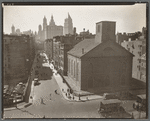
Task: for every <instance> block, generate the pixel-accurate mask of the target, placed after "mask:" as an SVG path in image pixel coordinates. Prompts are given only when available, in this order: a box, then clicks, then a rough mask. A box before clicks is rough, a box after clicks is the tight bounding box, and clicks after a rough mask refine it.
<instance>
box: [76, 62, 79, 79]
mask: <svg viewBox="0 0 150 121" xmlns="http://www.w3.org/2000/svg"><path fill="white" fill-rule="evenodd" d="M76 66H77V67H76V81H78V80H79V64H78V63H77V64H76Z"/></svg>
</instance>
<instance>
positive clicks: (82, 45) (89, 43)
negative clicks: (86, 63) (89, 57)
mask: <svg viewBox="0 0 150 121" xmlns="http://www.w3.org/2000/svg"><path fill="white" fill-rule="evenodd" d="M94 40H95V39H94V38H93V39H84V40H83V41H81V42H79V43H78V44H76V45H75V46H74V48H73V49H71V50H70V51H68V54H70V55H74V56H76V57H81V56H83V55H85V54H86V53H87V52H89V51H90V50H92V49H93V48H94V47H96V46H97V45H98V44H99V43H95V42H94ZM82 49H84V53H82Z"/></svg>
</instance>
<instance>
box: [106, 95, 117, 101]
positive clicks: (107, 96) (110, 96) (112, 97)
mask: <svg viewBox="0 0 150 121" xmlns="http://www.w3.org/2000/svg"><path fill="white" fill-rule="evenodd" d="M103 99H104V100H109V99H117V95H116V94H115V93H104V94H103Z"/></svg>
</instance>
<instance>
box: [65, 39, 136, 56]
mask: <svg viewBox="0 0 150 121" xmlns="http://www.w3.org/2000/svg"><path fill="white" fill-rule="evenodd" d="M94 41H95V39H85V40H83V41H81V42H80V43H78V44H77V45H75V46H74V48H73V49H71V50H70V51H68V54H70V55H73V56H75V57H79V58H80V57H82V56H85V55H87V54H88V53H90V52H91V50H94V49H95V48H96V47H98V46H99V48H103V47H104V46H105V45H108V44H113V45H115V46H116V47H118V49H119V48H120V50H123V51H124V52H127V53H128V54H129V55H131V56H134V55H133V54H132V53H130V52H129V51H127V50H126V49H125V48H124V47H122V46H121V45H119V44H118V43H116V42H113V41H107V42H104V43H95V42H94ZM82 51H84V53H83V52H82Z"/></svg>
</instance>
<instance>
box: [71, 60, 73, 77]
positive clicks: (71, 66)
mask: <svg viewBox="0 0 150 121" xmlns="http://www.w3.org/2000/svg"><path fill="white" fill-rule="evenodd" d="M71 75H73V60H71Z"/></svg>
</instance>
